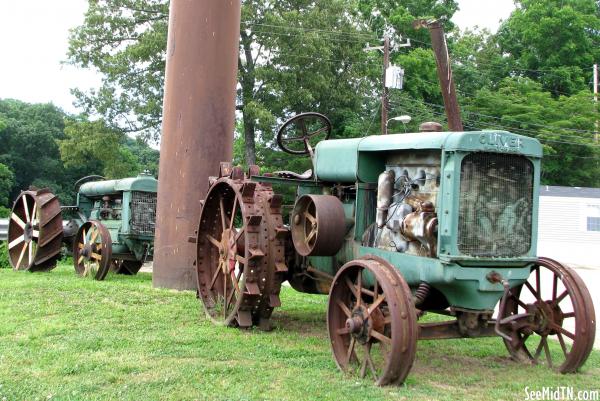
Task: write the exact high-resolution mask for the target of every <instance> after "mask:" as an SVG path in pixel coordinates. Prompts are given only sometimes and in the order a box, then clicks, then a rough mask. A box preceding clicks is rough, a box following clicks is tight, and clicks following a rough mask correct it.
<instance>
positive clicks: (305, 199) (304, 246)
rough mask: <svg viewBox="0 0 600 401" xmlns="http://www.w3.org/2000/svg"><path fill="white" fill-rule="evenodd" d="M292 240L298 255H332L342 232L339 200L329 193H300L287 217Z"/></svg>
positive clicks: (343, 222)
mask: <svg viewBox="0 0 600 401" xmlns="http://www.w3.org/2000/svg"><path fill="white" fill-rule="evenodd" d="M291 231H292V240H293V242H294V247H295V248H296V252H298V253H299V254H300V255H302V256H332V255H335V254H336V253H337V252H338V251H339V250H340V248H341V247H342V244H343V243H344V237H345V235H346V217H345V215H344V207H343V205H342V202H341V201H340V200H339V199H338V198H336V197H335V196H331V195H304V196H302V197H301V198H299V199H298V200H297V201H296V205H295V206H294V210H293V212H292V218H291Z"/></svg>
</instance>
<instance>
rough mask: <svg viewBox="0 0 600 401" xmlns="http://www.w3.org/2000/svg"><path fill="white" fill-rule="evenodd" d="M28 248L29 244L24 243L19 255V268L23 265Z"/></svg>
mask: <svg viewBox="0 0 600 401" xmlns="http://www.w3.org/2000/svg"><path fill="white" fill-rule="evenodd" d="M26 250H27V244H24V245H23V249H21V254H20V255H19V260H18V261H17V269H18V268H20V267H21V261H22V260H23V256H25V251H26Z"/></svg>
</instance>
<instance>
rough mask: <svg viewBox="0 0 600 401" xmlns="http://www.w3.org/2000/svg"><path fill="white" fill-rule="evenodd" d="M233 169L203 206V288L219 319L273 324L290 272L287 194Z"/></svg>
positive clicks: (200, 276)
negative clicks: (283, 212)
mask: <svg viewBox="0 0 600 401" xmlns="http://www.w3.org/2000/svg"><path fill="white" fill-rule="evenodd" d="M232 174H233V175H235V176H236V177H232V178H229V176H226V177H223V178H221V179H220V180H218V181H216V182H215V183H214V184H213V185H212V186H211V188H210V189H209V193H208V194H207V198H206V201H205V203H204V205H203V207H202V211H201V215H200V224H199V227H198V240H197V243H198V246H197V250H198V253H197V261H196V263H197V273H198V293H199V296H200V298H201V300H202V303H203V306H204V310H205V312H206V314H207V316H208V317H209V318H210V319H211V320H212V321H213V322H214V323H217V324H222V325H226V326H241V327H250V326H252V325H259V326H260V327H261V328H263V329H269V328H270V321H269V320H270V317H271V313H272V311H273V309H274V308H275V307H278V306H280V301H279V292H280V288H281V283H282V281H283V280H284V278H285V273H286V272H287V267H286V266H285V253H284V241H283V237H282V235H281V234H285V233H287V230H286V229H285V228H284V227H283V220H282V216H281V198H280V197H277V196H276V195H274V194H273V191H272V189H271V188H270V186H265V185H261V184H257V183H254V182H251V181H250V180H248V179H247V178H245V177H244V175H243V174H241V175H240V173H239V171H238V172H236V171H235V169H234V171H232ZM236 178H237V179H236Z"/></svg>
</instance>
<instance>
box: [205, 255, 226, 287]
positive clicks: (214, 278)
mask: <svg viewBox="0 0 600 401" xmlns="http://www.w3.org/2000/svg"><path fill="white" fill-rule="evenodd" d="M222 263H223V261H219V266H217V269H216V270H215V274H214V276H213V278H212V280H211V281H210V287H208V288H209V289H211V290H212V289H213V287H214V286H215V283H216V282H217V277H219V273H220V272H221V269H222V267H221V264H222Z"/></svg>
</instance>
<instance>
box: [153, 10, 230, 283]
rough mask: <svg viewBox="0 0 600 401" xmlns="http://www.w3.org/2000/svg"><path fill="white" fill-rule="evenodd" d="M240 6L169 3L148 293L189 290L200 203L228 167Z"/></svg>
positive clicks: (194, 276) (192, 275) (192, 273)
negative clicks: (157, 289) (154, 289)
mask: <svg viewBox="0 0 600 401" xmlns="http://www.w3.org/2000/svg"><path fill="white" fill-rule="evenodd" d="M240 12H241V5H240V0H202V1H198V0H171V5H170V15H169V38H168V44H167V68H166V79H165V95H164V107H163V131H162V140H161V149H160V173H159V184H158V205H157V216H156V239H155V248H154V271H153V278H152V280H153V285H154V286H155V287H167V288H174V289H180V290H182V289H195V288H196V273H195V267H194V266H193V264H194V260H195V253H196V247H195V245H193V244H190V243H189V242H188V237H189V236H190V234H193V233H194V230H195V229H196V228H197V227H198V218H199V215H200V200H202V199H204V197H205V195H206V190H207V188H208V177H209V176H211V175H218V172H219V163H220V162H222V161H231V159H232V152H233V131H234V120H235V91H236V85H237V67H238V51H239V49H238V48H239V35H240Z"/></svg>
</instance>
